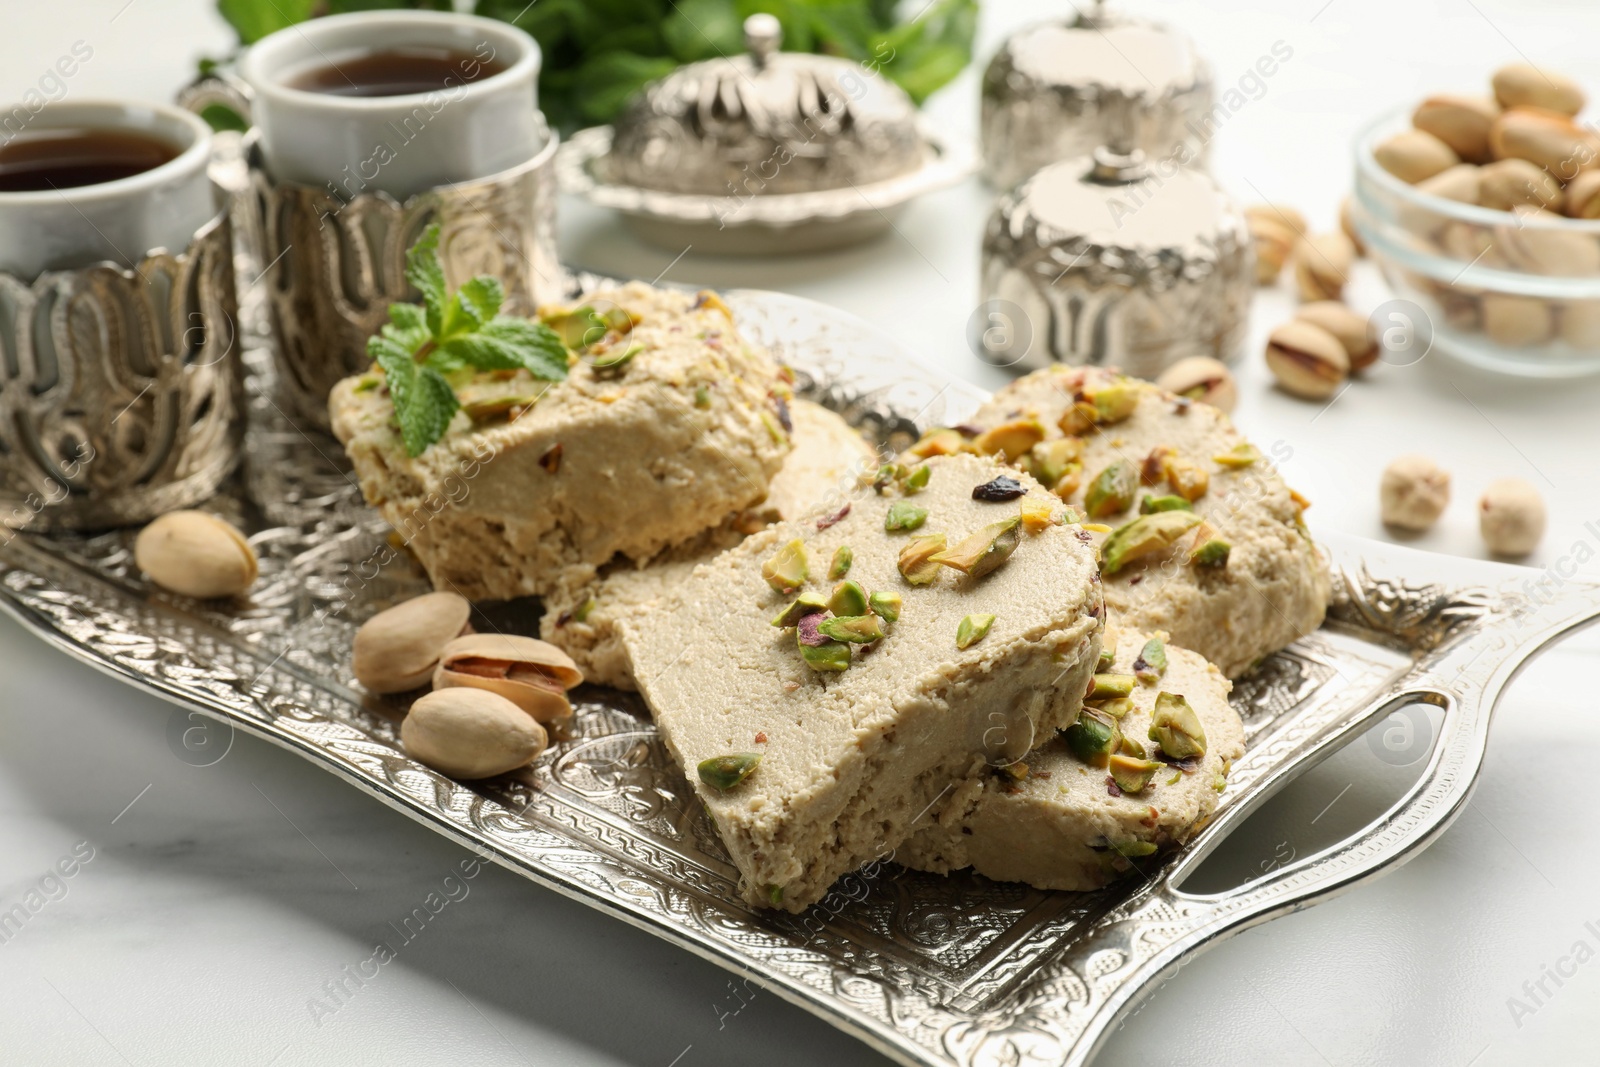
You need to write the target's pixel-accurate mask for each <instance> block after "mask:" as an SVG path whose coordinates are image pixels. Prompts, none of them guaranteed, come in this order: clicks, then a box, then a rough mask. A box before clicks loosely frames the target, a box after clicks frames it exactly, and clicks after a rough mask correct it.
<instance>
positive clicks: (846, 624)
mask: <svg viewBox="0 0 1600 1067" xmlns="http://www.w3.org/2000/svg"><path fill="white" fill-rule="evenodd" d="M862 611H863V614H860V615H841V616H835V617H833V618H830V619H823V620H822V621H821V622H820V623H818V624H817V630H818V631H819V632H820V633H821V634H823V636H825V637H831V638H833V639H834V640H835V641H848V642H849V643H850V644H852V645H865V644H870V643H872V642H873V641H878V640H881V639H882V638H883V624H882V623H881V622H880V621H879V620H878V617H877V616H876V615H867V614H865V611H866V606H865V605H862Z"/></svg>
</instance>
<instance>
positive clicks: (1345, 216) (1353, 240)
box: [1339, 196, 1367, 256]
mask: <svg viewBox="0 0 1600 1067" xmlns="http://www.w3.org/2000/svg"><path fill="white" fill-rule="evenodd" d="M1339 229H1340V231H1341V232H1342V233H1343V234H1344V235H1345V236H1346V237H1348V238H1350V247H1351V248H1353V249H1355V250H1356V255H1358V256H1364V255H1366V254H1367V245H1366V242H1365V241H1363V240H1362V239H1361V231H1360V230H1359V229H1357V228H1356V202H1355V198H1354V197H1349V196H1347V197H1345V198H1344V202H1343V203H1341V204H1340V205H1339Z"/></svg>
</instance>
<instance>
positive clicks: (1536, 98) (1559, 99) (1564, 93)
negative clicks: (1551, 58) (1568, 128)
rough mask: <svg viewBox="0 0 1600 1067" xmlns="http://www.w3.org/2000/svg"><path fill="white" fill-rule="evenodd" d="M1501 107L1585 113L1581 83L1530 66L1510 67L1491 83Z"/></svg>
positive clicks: (1503, 69) (1492, 79) (1569, 113)
mask: <svg viewBox="0 0 1600 1067" xmlns="http://www.w3.org/2000/svg"><path fill="white" fill-rule="evenodd" d="M1489 81H1490V84H1492V85H1493V86H1494V95H1495V99H1496V100H1498V101H1499V102H1500V106H1501V107H1505V108H1512V107H1540V108H1544V109H1545V110H1547V111H1558V112H1560V113H1561V114H1563V115H1576V114H1577V113H1578V112H1580V111H1582V110H1583V103H1584V97H1583V90H1582V89H1580V88H1578V83H1577V82H1575V81H1573V80H1572V79H1571V78H1568V77H1567V76H1565V75H1563V74H1557V73H1556V72H1555V71H1553V70H1544V69H1541V68H1539V67H1535V66H1533V65H1532V64H1529V63H1511V64H1508V65H1506V66H1504V67H1501V68H1500V69H1499V70H1497V71H1495V72H1494V75H1493V76H1492V77H1491V78H1490V79H1489Z"/></svg>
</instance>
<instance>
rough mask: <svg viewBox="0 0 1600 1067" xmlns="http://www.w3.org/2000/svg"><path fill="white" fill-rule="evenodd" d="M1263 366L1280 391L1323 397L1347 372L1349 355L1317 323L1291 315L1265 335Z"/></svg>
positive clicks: (1348, 370)
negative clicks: (1291, 316) (1268, 371)
mask: <svg viewBox="0 0 1600 1067" xmlns="http://www.w3.org/2000/svg"><path fill="white" fill-rule="evenodd" d="M1267 368H1268V369H1269V370H1271V371H1272V376H1273V377H1274V378H1276V379H1277V381H1278V386H1279V388H1281V389H1283V391H1284V392H1286V393H1292V394H1293V395H1295V396H1298V397H1302V398H1304V399H1306V400H1326V399H1327V398H1328V397H1330V396H1332V395H1333V394H1334V393H1335V392H1337V391H1338V389H1339V386H1340V385H1342V384H1343V383H1344V380H1345V378H1346V377H1347V376H1348V375H1349V373H1350V357H1349V356H1348V355H1347V354H1346V353H1345V349H1344V345H1342V344H1340V343H1339V339H1338V338H1337V337H1335V336H1333V334H1331V333H1329V332H1328V331H1327V330H1324V329H1323V328H1322V327H1321V326H1317V325H1314V324H1312V323H1309V322H1305V321H1302V320H1300V319H1291V320H1290V321H1289V322H1286V323H1284V324H1283V325H1282V326H1279V327H1278V328H1277V329H1275V330H1273V331H1272V333H1270V334H1269V335H1268V336H1267Z"/></svg>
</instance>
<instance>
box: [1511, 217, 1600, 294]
mask: <svg viewBox="0 0 1600 1067" xmlns="http://www.w3.org/2000/svg"><path fill="white" fill-rule="evenodd" d="M1513 213H1514V214H1515V215H1516V217H1517V221H1516V222H1515V223H1514V224H1512V225H1509V226H1501V227H1498V228H1497V229H1496V230H1495V234H1496V236H1497V238H1498V239H1499V241H1500V243H1501V245H1502V246H1503V247H1504V249H1505V254H1506V258H1507V259H1509V260H1510V261H1511V264H1512V266H1514V267H1516V268H1517V269H1519V270H1523V271H1527V272H1528V273H1530V274H1544V275H1548V276H1550V277H1556V278H1560V277H1588V276H1591V275H1595V274H1600V243H1597V242H1596V241H1595V239H1594V236H1593V235H1592V234H1587V233H1574V232H1572V231H1573V230H1574V229H1575V228H1576V227H1574V226H1573V224H1572V223H1571V222H1568V221H1567V220H1566V219H1564V218H1562V217H1561V216H1560V215H1556V214H1552V213H1551V212H1548V211H1541V210H1540V209H1538V208H1536V207H1518V208H1517V209H1515V211H1514V212H1513Z"/></svg>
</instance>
